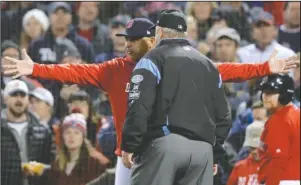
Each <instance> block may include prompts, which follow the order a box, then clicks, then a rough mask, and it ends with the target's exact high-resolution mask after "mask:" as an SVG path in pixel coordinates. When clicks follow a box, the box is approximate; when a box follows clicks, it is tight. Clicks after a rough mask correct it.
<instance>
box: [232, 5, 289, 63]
mask: <svg viewBox="0 0 301 185" xmlns="http://www.w3.org/2000/svg"><path fill="white" fill-rule="evenodd" d="M252 19H253V24H252V37H253V39H254V41H255V42H254V43H253V44H250V45H247V46H244V47H242V48H240V49H239V50H238V56H239V58H240V60H241V62H243V63H246V62H249V63H253V62H254V63H255V62H258V61H266V60H268V59H269V57H270V56H271V54H272V53H273V51H274V49H277V50H278V51H279V53H278V54H277V56H276V58H286V57H290V56H293V55H295V52H294V51H292V50H291V49H289V48H286V47H284V46H282V45H280V44H279V43H278V42H277V41H276V40H275V39H276V36H277V28H276V27H275V25H274V17H273V16H272V15H271V14H270V13H268V12H264V11H263V10H260V9H258V11H254V12H253V13H252Z"/></svg>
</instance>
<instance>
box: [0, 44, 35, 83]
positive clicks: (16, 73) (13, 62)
mask: <svg viewBox="0 0 301 185" xmlns="http://www.w3.org/2000/svg"><path fill="white" fill-rule="evenodd" d="M4 59H5V60H7V61H9V62H10V64H7V63H5V64H2V69H3V74H4V75H8V76H12V78H13V79H16V78H19V77H20V76H26V75H31V74H32V72H33V66H34V62H33V61H32V60H31V58H30V57H29V56H28V54H27V53H26V50H25V49H22V60H18V59H15V58H11V57H4Z"/></svg>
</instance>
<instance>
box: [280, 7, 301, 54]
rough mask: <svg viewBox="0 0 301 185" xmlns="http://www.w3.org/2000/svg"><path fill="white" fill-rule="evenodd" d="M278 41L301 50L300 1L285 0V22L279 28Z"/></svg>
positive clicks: (297, 50)
mask: <svg viewBox="0 0 301 185" xmlns="http://www.w3.org/2000/svg"><path fill="white" fill-rule="evenodd" d="M278 41H279V43H280V44H282V45H283V46H285V47H288V48H291V49H292V50H294V51H295V52H300V2H285V6H284V24H282V25H281V26H280V28H279V35H278Z"/></svg>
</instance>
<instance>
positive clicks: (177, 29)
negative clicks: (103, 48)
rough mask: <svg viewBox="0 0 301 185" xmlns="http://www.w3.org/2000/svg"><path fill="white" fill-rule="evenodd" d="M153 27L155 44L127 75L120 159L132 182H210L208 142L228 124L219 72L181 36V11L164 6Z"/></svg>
mask: <svg viewBox="0 0 301 185" xmlns="http://www.w3.org/2000/svg"><path fill="white" fill-rule="evenodd" d="M154 29H156V42H157V47H156V48H154V49H153V50H151V51H150V52H148V53H147V54H146V55H145V56H144V57H143V58H142V59H141V60H140V61H139V62H138V63H137V65H136V67H135V68H134V70H133V73H132V77H131V85H130V92H129V109H128V112H127V117H126V122H125V125H124V128H123V138H122V150H123V154H122V157H123V162H124V164H125V166H127V167H129V168H130V167H132V168H133V171H132V179H131V180H132V185H141V184H143V185H173V184H177V185H213V151H212V146H213V145H214V144H215V143H216V142H218V143H222V142H223V140H224V139H225V137H226V136H227V134H228V131H229V128H230V126H231V118H230V111H229V109H228V104H227V102H226V98H225V94H224V91H223V88H221V84H222V82H221V77H220V75H219V73H218V71H217V69H216V68H215V67H214V65H213V64H212V63H211V61H210V60H209V59H208V58H206V57H205V56H204V55H202V54H200V53H199V52H198V51H197V50H195V49H194V48H193V47H192V46H191V45H190V43H189V42H188V41H187V40H186V39H184V38H185V36H186V30H187V24H186V20H185V15H184V14H183V13H182V12H180V11H178V10H165V11H163V12H162V13H161V15H160V17H159V21H158V22H157V26H156V27H155V28H154Z"/></svg>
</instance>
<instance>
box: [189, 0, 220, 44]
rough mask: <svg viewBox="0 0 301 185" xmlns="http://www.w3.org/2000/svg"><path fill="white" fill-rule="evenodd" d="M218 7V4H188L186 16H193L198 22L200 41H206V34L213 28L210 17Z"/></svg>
mask: <svg viewBox="0 0 301 185" xmlns="http://www.w3.org/2000/svg"><path fill="white" fill-rule="evenodd" d="M217 7H218V4H217V3H216V2H187V4H186V10H185V11H186V16H193V17H194V18H195V19H196V20H197V24H198V38H199V40H205V38H206V33H207V31H208V30H209V29H210V28H211V26H212V20H211V18H210V16H211V14H212V12H213V10H214V9H215V8H217Z"/></svg>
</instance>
